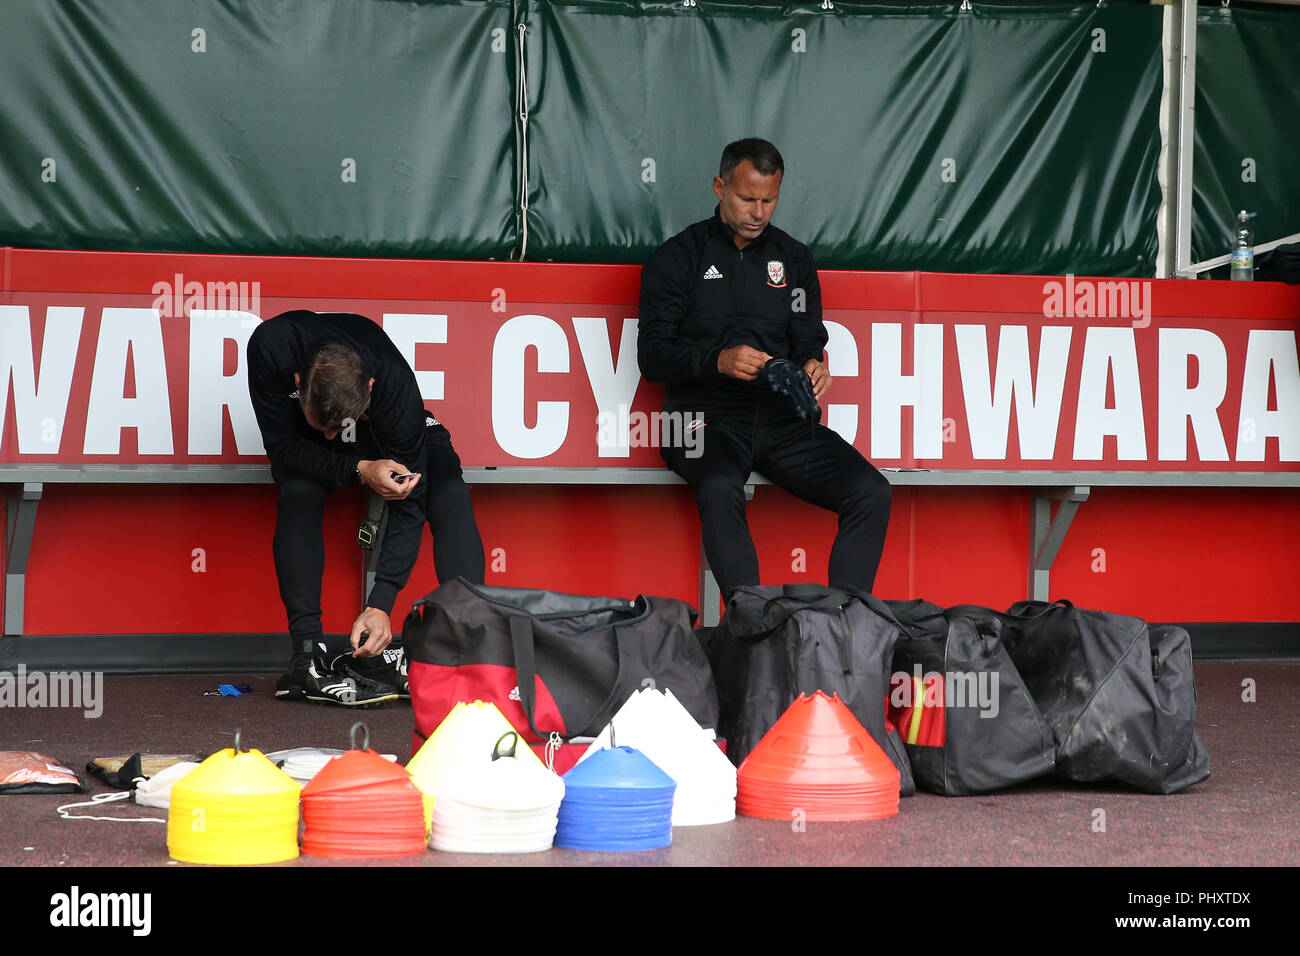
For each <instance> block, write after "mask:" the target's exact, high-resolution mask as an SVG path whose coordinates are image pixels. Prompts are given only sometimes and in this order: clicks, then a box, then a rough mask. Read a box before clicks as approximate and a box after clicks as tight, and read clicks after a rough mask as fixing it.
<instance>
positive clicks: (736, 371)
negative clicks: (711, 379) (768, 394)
mask: <svg viewBox="0 0 1300 956" xmlns="http://www.w3.org/2000/svg"><path fill="white" fill-rule="evenodd" d="M771 358H772V356H770V355H768V354H767V353H766V352H760V351H759V350H758V349H756V348H753V347H752V346H749V345H736V346H733V347H732V348H729V349H723V350H722V353H721V354H720V355H719V356H718V371H719V372H721V373H722V374H723V375H726V376H728V377H729V378H738V379H740V380H741V381H743V382H752V381H754V379H756V378H758V373H759V372H761V371H763V366H764V365H766V364H767V363H768V361H770V360H771Z"/></svg>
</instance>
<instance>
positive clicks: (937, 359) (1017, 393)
mask: <svg viewBox="0 0 1300 956" xmlns="http://www.w3.org/2000/svg"><path fill="white" fill-rule="evenodd" d="M38 313H39V309H38ZM449 318H450V317H449V316H448V315H447V314H445V313H407V312H393V313H385V314H384V316H383V324H384V327H385V329H386V330H387V331H388V333H389V336H390V337H391V338H392V339H393V340H394V342H395V343H396V344H397V346H398V348H399V350H400V351H401V352H402V354H403V355H404V356H405V357H406V358H407V361H408V362H409V363H411V365H412V367H413V368H414V367H415V357H416V350H417V347H418V346H420V345H423V344H442V345H447V344H449V343H450V338H451V336H450V335H449V331H451V332H453V333H454V331H455V330H454V329H451V328H450V326H449ZM34 321H41V319H40V318H39V316H38V318H37V319H35V320H34V318H33V315H32V307H30V306H26V305H0V383H2V384H3V386H4V393H3V394H4V396H5V398H4V401H3V403H0V435H3V434H5V433H6V424H7V419H6V416H7V415H8V414H9V402H8V393H9V392H10V391H12V393H13V396H14V397H13V403H12V405H13V417H14V430H13V431H14V433H15V434H16V448H14V449H13V451H14V452H16V453H18V454H22V455H44V456H53V455H57V454H59V453H60V452H61V451H65V450H64V449H63V448H62V444H63V443H62V436H63V434H64V432H65V430H66V424H67V422H66V419H67V416H68V413H69V400H70V396H71V394H72V389H73V385H74V383H75V382H76V380H77V377H78V369H77V356H78V352H79V350H80V345H81V341H82V338H83V334H82V333H83V328H84V327H85V321H86V309H85V307H83V306H73V305H50V306H48V307H45V308H44V316H43V328H44V332H43V334H42V335H41V336H40V340H39V342H38V341H36V340H35V336H34V335H33V322H34ZM169 321H179V320H176V319H173V320H169ZM188 321H189V348H188V354H187V355H185V357H184V361H185V363H186V371H185V372H184V375H185V378H184V379H183V381H182V383H179V384H177V387H178V388H181V389H182V391H181V393H180V394H181V395H183V396H184V400H183V404H184V405H185V409H184V410H183V411H178V414H179V415H181V416H183V417H184V418H185V419H187V421H188V433H187V434H188V442H187V443H186V446H187V450H188V453H189V454H190V455H195V456H200V455H202V456H208V455H211V456H217V455H221V454H225V453H228V451H229V450H228V449H226V448H224V447H223V438H222V423H223V417H224V416H226V415H228V416H229V418H230V421H231V425H232V431H233V435H234V443H235V446H236V449H237V454H239V455H258V454H260V453H261V452H262V446H261V436H260V433H259V432H258V430H257V426H256V419H255V417H254V415H253V412H252V408H251V403H250V402H249V399H248V391H247V378H246V363H245V358H244V350H245V347H246V345H247V342H248V338H249V335H250V334H251V331H252V329H254V328H255V327H256V325H257V323H258V322H260V321H261V320H260V319H259V318H258V317H257V316H256V315H255V314H253V313H251V312H247V311H238V310H202V309H195V310H192V311H191V312H190V313H189V319H188ZM571 321H572V329H573V335H572V336H570V335H569V333H568V331H567V327H566V325H565V324H563V323H564V320H563V319H561V320H557V319H555V318H551V317H549V316H545V315H532V314H526V315H517V316H514V317H513V318H511V319H509V320H507V321H506V322H505V323H504V324H502V325H501V327H500V328H499V329H498V330H497V331H496V334H495V337H494V339H493V342H492V353H491V359H490V365H491V410H490V415H491V426H492V434H493V435H494V436H495V439H496V442H497V444H498V446H499V447H500V449H501V451H503V452H504V453H506V454H507V455H510V456H513V457H515V458H519V459H525V460H539V459H545V458H546V457H548V456H550V455H552V454H554V453H555V452H557V451H558V450H559V449H561V448H562V447H564V445H565V444H566V443H575V442H576V443H581V444H582V446H583V447H585V448H589V449H590V450H591V452H592V454H593V456H594V457H599V458H625V457H628V454H629V441H628V438H629V436H628V434H627V429H628V424H627V423H628V416H627V415H626V414H624V415H622V416H621V417H620V416H619V415H618V414H617V411H618V410H619V409H624V410H626V409H628V408H629V407H631V405H632V403H633V401H634V399H635V396H636V393H637V390H638V388H639V385H640V381H641V380H640V376H639V374H638V369H637V364H636V325H637V323H636V320H635V319H631V318H624V319H623V320H622V322H621V325H617V326H614V328H615V333H614V334H613V335H611V322H610V320H609V319H607V318H606V317H600V316H576V317H572V319H571ZM91 327H92V328H93V327H94V326H93V325H92V326H91ZM98 327H99V333H98V337H97V339H96V340H95V343H94V356H93V360H92V363H91V364H92V367H91V368H90V369H89V370H88V373H87V370H85V369H84V368H83V369H82V370H81V371H80V374H81V375H82V376H83V377H84V376H87V374H88V378H89V383H88V391H89V402H88V406H87V413H86V422H85V431H84V438H83V441H82V447H81V449H68V450H66V453H67V454H68V455H76V454H77V453H78V452H79V451H80V452H82V453H85V454H87V455H102V456H111V455H117V454H120V453H121V447H122V433H123V432H124V431H125V430H127V429H133V430H134V431H135V433H136V445H137V448H138V452H139V454H141V455H171V454H173V453H174V452H173V449H174V447H175V438H174V429H173V421H172V407H171V403H170V395H171V388H170V386H169V375H168V369H167V364H166V354H165V345H164V339H163V335H162V324H161V317H160V315H159V313H158V311H157V310H156V309H152V308H121V307H105V308H104V309H103V310H102V313H101V316H100V322H99V325H98ZM826 327H827V332H828V335H829V341H828V343H827V362H828V365H829V367H830V370H831V374H832V375H833V376H836V377H840V378H847V379H852V378H855V377H860V376H862V375H864V374H866V375H868V376H869V379H870V382H869V385H868V386H865V387H866V388H867V389H868V390H869V394H870V397H871V409H870V416H869V418H870V426H871V432H870V440H869V444H870V452H869V454H870V457H872V458H874V459H877V460H882V461H890V460H898V459H901V458H902V457H903V448H904V444H905V443H904V442H903V440H902V430H903V426H904V423H905V422H906V421H907V419H908V417H909V415H910V419H911V426H912V441H911V454H912V456H913V457H914V458H918V459H928V460H934V461H941V460H942V459H943V453H944V443H943V429H944V416H943V403H944V376H943V370H944V360H945V359H944V335H945V331H944V330H945V326H944V325H942V324H938V323H933V322H930V323H917V324H913V325H912V332H911V335H912V343H911V344H912V349H911V352H912V358H911V359H910V360H909V361H908V366H905V365H904V359H903V356H904V350H903V335H904V334H905V333H904V331H903V330H904V324H903V323H897V322H894V323H890V322H877V323H873V324H871V327H870V328H871V331H870V335H871V342H870V352H869V360H868V361H864V358H865V356H864V355H863V353H862V352H861V350H860V347H859V343H858V341H857V338H856V337H855V335H854V333H853V332H852V331H851V330H850V329H849V327H847V326H846V325H844V324H842V323H840V322H835V321H829V320H828V321H827V322H826ZM1076 333H1078V334H1076ZM1142 334H1150V333H1146V332H1144V333H1142ZM1136 335H1137V333H1136V332H1135V331H1134V329H1133V328H1132V327H1131V326H1120V327H1115V326H1088V327H1078V326H1075V327H1071V326H1065V325H1061V326H1051V325H1046V326H1042V327H1041V329H1040V331H1039V335H1038V345H1037V354H1036V355H1034V354H1033V352H1032V350H1031V348H1030V332H1029V327H1028V326H1026V325H1020V324H1006V325H997V324H990V325H980V324H969V323H967V324H962V323H959V324H955V325H953V337H954V340H955V345H956V349H955V354H956V361H957V379H958V381H959V382H960V388H961V401H962V403H963V405H964V409H965V423H966V425H967V427H968V431H969V436H970V452H971V455H972V457H973V459H975V460H978V461H1005V460H1008V458H1013V457H1014V456H1015V450H1016V449H1017V448H1018V452H1019V458H1020V459H1022V460H1028V461H1049V460H1053V459H1055V458H1056V457H1057V456H1058V454H1059V453H1058V449H1057V445H1058V437H1059V432H1060V429H1061V422H1062V411H1063V406H1064V402H1065V400H1066V399H1065V385H1066V381H1067V377H1068V374H1069V371H1070V369H1071V367H1073V368H1076V369H1077V370H1078V376H1079V387H1078V393H1077V395H1073V396H1072V397H1071V400H1072V401H1073V402H1075V404H1076V408H1075V415H1074V435H1073V443H1072V446H1071V450H1070V452H1069V454H1070V456H1071V458H1072V459H1073V460H1074V461H1079V462H1087V461H1099V460H1102V459H1103V457H1104V455H1105V451H1106V447H1107V443H1108V442H1112V441H1113V443H1114V449H1115V450H1114V454H1115V455H1116V456H1117V457H1118V458H1119V460H1121V461H1138V462H1140V461H1145V460H1148V456H1149V455H1150V454H1151V453H1152V451H1154V454H1155V457H1154V458H1153V459H1150V460H1151V461H1152V462H1153V463H1154V462H1155V461H1168V462H1185V461H1189V460H1193V461H1203V462H1226V461H1230V460H1235V461H1240V462H1263V461H1265V460H1267V459H1268V456H1269V455H1270V454H1272V453H1274V452H1272V449H1276V452H1275V454H1276V455H1277V458H1278V459H1279V460H1280V461H1282V462H1295V461H1300V359H1298V358H1297V350H1296V334H1295V332H1294V331H1293V330H1289V329H1285V330H1279V329H1251V330H1250V331H1249V334H1248V336H1247V339H1246V345H1245V352H1244V355H1243V354H1242V353H1241V352H1240V351H1237V352H1236V353H1235V354H1230V353H1229V350H1228V348H1227V346H1226V344H1225V338H1224V337H1221V336H1220V335H1219V334H1217V333H1216V332H1215V331H1213V330H1211V329H1206V328H1177V327H1163V328H1159V329H1157V330H1156V335H1157V339H1156V342H1155V346H1154V347H1155V349H1156V355H1155V357H1154V358H1155V368H1156V370H1157V373H1156V380H1155V381H1154V382H1152V381H1150V380H1149V379H1148V380H1147V381H1143V380H1142V378H1141V376H1140V372H1139V364H1138V348H1137V346H1138V341H1137V338H1136ZM614 338H617V345H615V342H614ZM232 342H233V343H234V347H235V351H236V353H237V358H236V361H235V363H234V365H233V367H231V368H227V366H226V360H225V355H226V354H227V353H228V351H229V349H228V346H229V343H232ZM575 342H576V344H577V350H578V354H579V355H580V357H581V362H582V364H583V366H584V371H583V372H582V373H581V374H582V375H585V380H584V383H583V384H585V385H586V386H588V387H589V388H590V390H591V395H592V396H593V397H594V399H595V404H596V408H597V415H598V421H599V420H606V421H613V422H616V423H619V425H618V428H616V429H615V431H614V433H612V434H607V435H606V437H605V438H597V437H596V436H598V435H600V434H602V433H601V432H600V431H599V430H598V429H596V428H588V427H587V423H585V422H575V421H572V420H571V418H572V414H571V412H572V409H571V404H572V402H573V401H574V400H578V398H579V396H580V393H579V392H578V391H576V390H575V389H576V388H581V387H582V386H580V385H578V384H577V383H576V382H574V383H573V384H568V383H566V385H565V387H564V388H561V389H551V390H550V394H552V395H553V394H555V393H556V392H557V391H560V392H565V391H566V390H567V394H568V396H569V400H553V399H546V400H543V399H542V398H540V397H538V396H536V395H533V396H531V397H530V395H529V394H528V392H529V385H528V383H529V381H531V382H532V383H533V384H534V386H535V385H536V382H537V378H536V375H533V374H530V373H532V372H534V371H535V372H536V373H539V374H541V375H561V376H570V375H577V374H578V373H577V370H576V369H572V368H571V363H572V358H573V346H574V343H575ZM451 344H454V343H451ZM38 348H39V355H38V354H37V349H38ZM1072 349H1073V362H1077V363H1078V364H1077V365H1074V366H1072ZM86 351H87V352H89V350H86ZM128 356H129V358H128ZM179 364H180V363H177V367H179ZM466 364H467V363H464V362H460V363H458V365H457V368H460V367H461V366H462V365H466ZM128 365H129V366H130V368H131V369H132V370H133V374H132V375H131V378H133V380H134V391H133V392H131V393H128V391H127V388H126V383H127V380H128ZM1234 373H1239V374H1240V375H1241V379H1240V381H1241V383H1242V384H1241V386H1240V388H1241V390H1240V394H1229V391H1228V389H1229V383H1230V381H1235V380H1236V379H1235V378H1234V377H1233V374H1234ZM416 377H417V381H418V382H419V385H420V391H421V394H422V395H423V396H424V398H425V399H427V400H431V401H439V400H442V399H443V398H444V396H445V394H446V392H447V391H448V383H447V381H446V373H445V372H444V371H443V370H439V369H418V370H416ZM85 387H86V386H83V388H85ZM1144 388H1145V390H1146V391H1147V392H1151V390H1152V389H1154V393H1153V397H1151V398H1149V399H1148V400H1147V403H1145V404H1144ZM836 394H837V395H838V394H843V389H841V391H840V392H838V393H836ZM1234 405H1235V406H1236V407H1234ZM177 407H178V409H179V408H180V406H179V405H178V406H177ZM826 407H827V424H828V425H830V427H832V428H834V429H835V430H836V431H838V432H839V433H840V434H841V435H842V436H843V437H844V438H845V439H846V440H848V441H854V440H855V439H856V438H857V437H858V432H859V430H860V425H861V418H862V409H861V407H860V406H859V405H858V404H856V403H853V402H844V401H839V402H834V401H832V402H828V404H827V406H826ZM904 409H908V411H907V412H905V411H904ZM1234 413H1236V414H1237V415H1238V422H1239V427H1238V429H1237V433H1236V435H1235V436H1234V435H1229V434H1228V433H1227V429H1225V424H1224V423H1225V420H1226V421H1229V422H1230V421H1231V416H1232V415H1233V414H1234ZM1013 414H1014V419H1015V431H1016V434H1015V443H1014V445H1013V442H1012V435H1011V431H1012V425H1011V422H1012V416H1013ZM1148 415H1151V416H1153V417H1154V419H1155V434H1154V441H1155V448H1154V449H1151V448H1148V439H1147V432H1146V427H1145V424H1146V418H1147V416H1148ZM601 416H603V418H602V417H601ZM1065 420H1066V421H1067V422H1068V420H1069V419H1068V418H1067V419H1065ZM1067 427H1068V426H1067ZM620 429H621V431H620ZM1189 439H1190V440H1189ZM588 442H594V444H592V445H587V444H586V443H588Z"/></svg>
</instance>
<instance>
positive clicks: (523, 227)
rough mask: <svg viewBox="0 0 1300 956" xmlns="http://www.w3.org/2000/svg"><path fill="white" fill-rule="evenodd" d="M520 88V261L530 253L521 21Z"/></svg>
mask: <svg viewBox="0 0 1300 956" xmlns="http://www.w3.org/2000/svg"><path fill="white" fill-rule="evenodd" d="M518 30H519V88H518V90H517V91H516V93H515V105H516V108H517V109H518V110H519V223H520V226H519V261H520V262H523V261H524V257H525V256H526V255H528V65H527V63H526V62H525V61H524V34H525V33H526V32H527V30H528V25H527V24H525V23H520V24H519V25H518Z"/></svg>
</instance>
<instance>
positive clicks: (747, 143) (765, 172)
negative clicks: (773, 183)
mask: <svg viewBox="0 0 1300 956" xmlns="http://www.w3.org/2000/svg"><path fill="white" fill-rule="evenodd" d="M745 160H749V161H750V162H751V163H753V164H754V169H756V170H758V172H759V174H760V175H762V176H771V175H772V174H773V173H781V174H782V175H783V176H784V175H785V160H784V159H782V158H781V151H780V150H779V149H777V148H776V147H775V146H773V145H772V144H771V143H769V142H768V141H767V140H765V139H758V138H757V137H753V136H751V137H750V138H749V139H738V140H736V141H735V142H734V143H728V144H727V148H726V149H724V150H723V151H722V162H721V163H719V164H718V178H719V179H729V178H730V177H731V171H732V170H733V169H735V168H736V167H737V166H739V165H740V164H741V163H742V162H744V161H745Z"/></svg>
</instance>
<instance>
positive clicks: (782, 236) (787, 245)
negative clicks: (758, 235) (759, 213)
mask: <svg viewBox="0 0 1300 956" xmlns="http://www.w3.org/2000/svg"><path fill="white" fill-rule="evenodd" d="M763 232H764V237H765V238H766V239H767V241H768V243H769V244H770V246H771V247H772V248H774V249H777V250H780V251H782V252H784V253H785V254H786V255H787V256H788V257H789V258H791V259H806V260H807V261H809V262H811V261H812V251H811V250H810V249H809V248H808V246H807V245H805V244H804V243H802V242H800V241H799V240H798V239H796V238H795V237H794V236H792V235H790V233H788V232H786V231H785V230H784V229H782V228H780V227H779V226H774V225H772V224H771V223H768V226H767V228H766V229H765V230H763Z"/></svg>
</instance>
